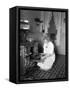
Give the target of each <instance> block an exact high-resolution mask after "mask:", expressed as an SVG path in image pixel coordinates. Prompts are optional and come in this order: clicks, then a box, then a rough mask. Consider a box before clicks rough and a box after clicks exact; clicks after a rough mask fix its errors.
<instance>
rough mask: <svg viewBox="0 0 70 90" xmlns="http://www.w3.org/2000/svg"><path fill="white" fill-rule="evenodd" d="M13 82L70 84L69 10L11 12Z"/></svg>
mask: <svg viewBox="0 0 70 90" xmlns="http://www.w3.org/2000/svg"><path fill="white" fill-rule="evenodd" d="M9 26H10V29H9V52H10V54H9V81H11V82H13V83H16V84H21V83H40V82H55V81H68V9H61V8H46V7H28V6H15V7H12V8H10V9H9Z"/></svg>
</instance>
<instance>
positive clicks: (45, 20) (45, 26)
mask: <svg viewBox="0 0 70 90" xmlns="http://www.w3.org/2000/svg"><path fill="white" fill-rule="evenodd" d="M51 17H52V12H50V11H42V12H41V20H42V21H43V24H42V25H43V29H44V30H45V33H48V28H49V22H50V20H51ZM42 25H41V27H42ZM40 31H42V28H41V29H40Z"/></svg>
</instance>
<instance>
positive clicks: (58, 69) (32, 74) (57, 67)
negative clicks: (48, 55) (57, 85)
mask: <svg viewBox="0 0 70 90" xmlns="http://www.w3.org/2000/svg"><path fill="white" fill-rule="evenodd" d="M64 77H65V56H63V55H58V56H57V58H56V62H55V63H54V65H53V67H52V68H51V69H50V70H49V71H43V70H40V68H39V67H32V68H29V69H28V70H27V73H26V74H25V75H22V76H21V77H20V79H21V80H35V79H56V78H64Z"/></svg>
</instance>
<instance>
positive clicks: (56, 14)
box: [53, 12, 62, 46]
mask: <svg viewBox="0 0 70 90" xmlns="http://www.w3.org/2000/svg"><path fill="white" fill-rule="evenodd" d="M53 16H54V22H55V26H56V29H57V35H56V41H55V43H56V45H57V46H59V45H60V30H61V27H62V24H61V23H62V22H61V12H53Z"/></svg>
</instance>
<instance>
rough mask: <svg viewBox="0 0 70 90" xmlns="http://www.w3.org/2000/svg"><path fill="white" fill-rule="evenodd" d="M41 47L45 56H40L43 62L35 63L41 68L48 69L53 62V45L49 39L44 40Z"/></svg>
mask: <svg viewBox="0 0 70 90" xmlns="http://www.w3.org/2000/svg"><path fill="white" fill-rule="evenodd" d="M43 48H44V54H45V56H42V57H41V59H42V60H43V62H38V63H37V65H38V66H39V67H40V69H42V70H49V69H51V68H52V66H53V63H54V62H55V53H54V45H53V43H52V42H51V41H50V42H48V43H46V42H45V43H44V45H43Z"/></svg>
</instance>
